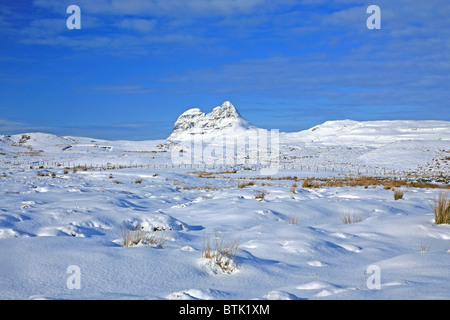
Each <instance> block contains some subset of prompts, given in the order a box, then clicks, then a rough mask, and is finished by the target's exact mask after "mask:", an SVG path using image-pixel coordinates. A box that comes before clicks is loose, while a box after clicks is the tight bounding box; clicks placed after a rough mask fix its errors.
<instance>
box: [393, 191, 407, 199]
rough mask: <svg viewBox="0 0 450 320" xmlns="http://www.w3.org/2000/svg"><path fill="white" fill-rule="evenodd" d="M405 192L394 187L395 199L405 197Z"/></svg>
mask: <svg viewBox="0 0 450 320" xmlns="http://www.w3.org/2000/svg"><path fill="white" fill-rule="evenodd" d="M404 194H405V192H404V191H403V190H398V189H394V200H400V199H403V195H404Z"/></svg>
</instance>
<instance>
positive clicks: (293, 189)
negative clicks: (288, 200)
mask: <svg viewBox="0 0 450 320" xmlns="http://www.w3.org/2000/svg"><path fill="white" fill-rule="evenodd" d="M289 192H290V193H297V184H296V183H295V182H294V183H293V184H292V186H291V189H289Z"/></svg>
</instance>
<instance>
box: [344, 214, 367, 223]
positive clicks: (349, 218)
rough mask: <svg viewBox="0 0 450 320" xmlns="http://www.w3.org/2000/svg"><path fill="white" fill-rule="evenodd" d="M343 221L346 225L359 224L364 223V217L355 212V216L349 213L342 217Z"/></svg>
mask: <svg viewBox="0 0 450 320" xmlns="http://www.w3.org/2000/svg"><path fill="white" fill-rule="evenodd" d="M341 220H342V222H343V223H344V224H350V223H357V222H361V221H363V220H364V219H363V215H362V214H360V213H356V212H353V214H350V213H347V214H343V215H342V216H341Z"/></svg>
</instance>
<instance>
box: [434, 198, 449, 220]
mask: <svg viewBox="0 0 450 320" xmlns="http://www.w3.org/2000/svg"><path fill="white" fill-rule="evenodd" d="M433 213H434V223H435V224H450V198H449V196H448V193H445V192H439V195H438V197H437V199H436V197H435V198H434V206H433Z"/></svg>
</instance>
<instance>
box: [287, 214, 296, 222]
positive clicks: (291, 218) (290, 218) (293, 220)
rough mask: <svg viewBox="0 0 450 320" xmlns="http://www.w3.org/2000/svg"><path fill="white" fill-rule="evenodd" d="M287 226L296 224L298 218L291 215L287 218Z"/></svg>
mask: <svg viewBox="0 0 450 320" xmlns="http://www.w3.org/2000/svg"><path fill="white" fill-rule="evenodd" d="M289 224H298V216H297V215H294V214H293V215H291V216H290V217H289Z"/></svg>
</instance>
